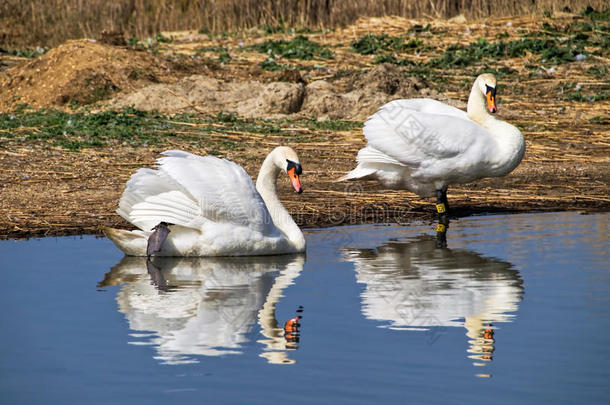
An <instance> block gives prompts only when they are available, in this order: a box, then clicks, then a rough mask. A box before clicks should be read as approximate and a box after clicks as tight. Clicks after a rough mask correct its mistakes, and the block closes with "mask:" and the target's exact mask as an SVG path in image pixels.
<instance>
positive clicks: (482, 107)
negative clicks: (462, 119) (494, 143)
mask: <svg viewBox="0 0 610 405" xmlns="http://www.w3.org/2000/svg"><path fill="white" fill-rule="evenodd" d="M466 112H467V114H468V118H470V119H471V120H473V121H474V122H476V123H477V124H480V125H483V124H484V123H485V121H487V120H488V119H490V118H491V119H493V116H492V115H491V114H490V113H489V112H488V111H487V106H486V100H485V96H484V95H483V93H482V92H481V90H480V89H479V81H478V80H475V82H474V84H473V85H472V90H470V96H469V97H468V107H467V108H466Z"/></svg>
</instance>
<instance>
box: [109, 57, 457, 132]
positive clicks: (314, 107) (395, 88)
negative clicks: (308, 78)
mask: <svg viewBox="0 0 610 405" xmlns="http://www.w3.org/2000/svg"><path fill="white" fill-rule="evenodd" d="M341 88H344V89H345V90H341ZM410 97H433V98H438V99H443V97H441V96H439V95H438V94H437V93H436V92H434V91H433V90H431V89H429V88H428V85H427V84H426V83H425V82H423V81H421V80H419V79H416V78H413V77H408V76H407V75H406V72H405V70H404V68H401V67H397V66H395V65H391V64H382V65H379V66H376V67H375V68H373V69H371V70H370V71H369V72H367V73H364V74H362V75H359V76H357V77H355V78H352V79H351V80H350V82H349V83H348V84H347V86H346V85H344V84H340V83H334V82H333V81H326V80H317V81H314V82H312V83H310V84H308V85H306V86H304V84H303V83H302V82H301V83H289V82H272V83H267V84H263V83H261V82H259V81H233V82H224V81H221V80H218V79H215V78H211V77H208V76H205V75H193V76H190V77H187V78H184V79H182V80H180V81H178V82H176V83H173V84H154V85H150V86H147V87H145V88H142V89H140V90H138V91H135V92H133V93H130V94H122V95H119V96H118V97H116V98H115V99H114V100H113V101H112V102H111V104H110V105H111V106H112V107H125V106H134V107H135V108H137V109H139V110H145V111H161V112H167V113H174V112H184V111H197V112H203V113H216V112H220V111H225V112H232V113H235V114H238V115H240V116H242V117H247V118H253V117H256V118H261V117H262V118H278V117H284V116H286V115H289V114H298V115H299V116H307V117H315V118H316V119H320V120H325V119H343V120H355V121H358V120H359V121H362V120H365V119H366V118H367V117H368V116H369V115H371V114H373V113H374V112H375V111H377V109H378V108H379V106H381V105H383V104H385V103H387V102H388V101H391V100H394V99H398V98H410ZM444 99H446V98H444Z"/></svg>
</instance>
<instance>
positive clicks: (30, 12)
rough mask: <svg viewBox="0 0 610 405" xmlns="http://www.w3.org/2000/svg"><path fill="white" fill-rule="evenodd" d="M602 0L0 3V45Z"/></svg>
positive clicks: (548, 8) (499, 12) (569, 6)
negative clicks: (108, 34)
mask: <svg viewBox="0 0 610 405" xmlns="http://www.w3.org/2000/svg"><path fill="white" fill-rule="evenodd" d="M587 5H590V6H592V7H594V8H596V9H602V8H604V7H607V0H588V1H586V2H583V1H581V0H494V1H490V0H354V1H339V0H148V1H146V0H116V1H113V2H108V1H105V0H30V1H23V0H4V1H2V2H1V4H0V46H3V47H8V48H17V47H34V46H37V45H41V46H55V45H57V44H60V43H62V42H64V41H65V40H67V39H73V38H82V37H93V38H96V37H98V36H99V35H100V33H101V31H102V30H108V31H115V30H116V31H122V32H124V33H125V34H126V35H127V36H137V37H146V36H150V35H154V34H156V33H158V32H160V31H165V30H184V29H197V30H199V29H206V30H210V31H212V32H218V31H223V30H226V31H238V30H242V29H247V28H251V27H255V26H262V25H271V26H277V25H280V24H283V25H285V26H289V27H309V28H335V27H340V26H344V25H347V24H351V23H353V22H354V21H356V19H358V18H359V17H363V16H368V17H371V16H384V15H396V16H404V17H409V18H415V17H425V16H428V17H434V18H448V17H452V16H455V15H458V14H464V15H465V16H466V17H469V18H479V17H487V16H498V17H501V16H508V15H512V16H516V15H523V14H530V13H543V12H558V11H571V12H579V11H580V10H582V9H583V8H584V7H586V6H587Z"/></svg>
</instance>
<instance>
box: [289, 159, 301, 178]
mask: <svg viewBox="0 0 610 405" xmlns="http://www.w3.org/2000/svg"><path fill="white" fill-rule="evenodd" d="M286 162H288V165H287V166H286V172H289V171H290V169H294V173H295V174H296V175H298V176H300V175H301V173H303V168H302V167H301V164H300V163H296V162H293V161H292V160H288V159H286Z"/></svg>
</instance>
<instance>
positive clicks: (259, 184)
mask: <svg viewBox="0 0 610 405" xmlns="http://www.w3.org/2000/svg"><path fill="white" fill-rule="evenodd" d="M280 172H281V169H280V168H279V167H278V166H277V165H276V163H275V156H274V152H271V153H270V154H269V155H267V157H266V158H265V161H264V162H263V165H262V166H261V169H260V171H259V172H258V177H257V178H256V189H257V190H258V192H259V193H260V195H261V197H263V201H265V205H266V206H267V209H268V210H269V214H270V215H271V219H272V220H273V224H274V225H275V226H276V228H277V229H279V231H280V232H281V233H282V234H283V235H284V236H285V237H286V239H287V240H288V241H289V242H290V244H292V245H293V246H294V247H295V248H296V249H297V250H299V251H300V250H302V249H303V248H304V247H305V237H304V236H303V232H301V229H300V228H299V227H298V225H297V224H296V223H295V222H294V220H293V219H292V216H291V215H290V214H289V213H288V211H286V208H284V206H283V205H282V203H281V201H280V199H279V198H278V196H277V187H276V182H277V177H278V175H279V174H280Z"/></svg>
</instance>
